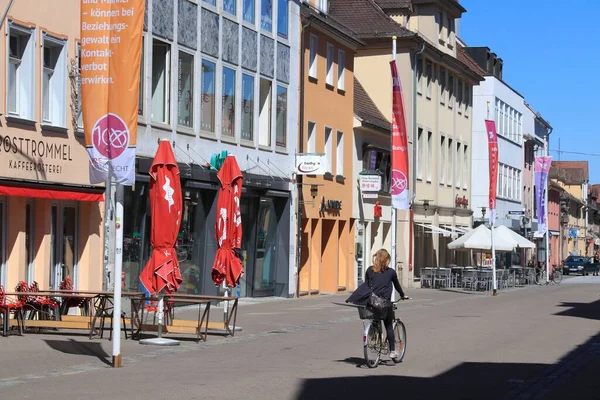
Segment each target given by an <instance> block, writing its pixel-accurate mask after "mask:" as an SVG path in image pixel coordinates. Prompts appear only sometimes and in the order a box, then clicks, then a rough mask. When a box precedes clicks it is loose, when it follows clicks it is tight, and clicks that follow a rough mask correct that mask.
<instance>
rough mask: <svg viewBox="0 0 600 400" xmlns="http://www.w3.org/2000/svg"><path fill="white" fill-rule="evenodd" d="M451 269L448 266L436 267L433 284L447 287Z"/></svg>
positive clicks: (450, 277)
mask: <svg viewBox="0 0 600 400" xmlns="http://www.w3.org/2000/svg"><path fill="white" fill-rule="evenodd" d="M451 272H452V270H451V269H450V268H438V270H437V273H436V275H435V280H434V285H435V287H438V284H439V287H441V288H447V287H449V286H450V281H451V279H452V276H451Z"/></svg>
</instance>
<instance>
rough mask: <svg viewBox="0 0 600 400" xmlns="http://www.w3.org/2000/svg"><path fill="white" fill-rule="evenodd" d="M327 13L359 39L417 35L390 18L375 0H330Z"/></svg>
mask: <svg viewBox="0 0 600 400" xmlns="http://www.w3.org/2000/svg"><path fill="white" fill-rule="evenodd" d="M329 15H331V16H332V17H334V18H335V19H337V20H338V21H340V22H341V23H342V24H344V25H346V26H347V27H348V28H350V29H352V30H353V31H354V32H356V34H357V36H358V37H359V38H361V39H367V38H377V37H390V36H393V35H396V36H398V37H411V36H417V34H416V33H415V32H412V31H410V30H408V29H406V28H404V27H403V26H402V25H400V24H398V23H397V22H396V21H394V20H393V19H392V18H390V17H389V16H388V15H387V14H386V13H385V12H384V11H383V9H382V8H381V7H380V6H379V5H378V4H377V2H376V1H375V0H332V1H331V4H330V6H329Z"/></svg>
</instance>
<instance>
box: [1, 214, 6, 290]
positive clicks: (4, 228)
mask: <svg viewBox="0 0 600 400" xmlns="http://www.w3.org/2000/svg"><path fill="white" fill-rule="evenodd" d="M4 222H6V220H5V218H4V203H3V202H0V284H2V285H4V284H5V280H4V278H5V272H6V271H5V269H4V268H5V267H4V266H5V261H6V254H5V253H4V238H5V230H6V224H5V223H4Z"/></svg>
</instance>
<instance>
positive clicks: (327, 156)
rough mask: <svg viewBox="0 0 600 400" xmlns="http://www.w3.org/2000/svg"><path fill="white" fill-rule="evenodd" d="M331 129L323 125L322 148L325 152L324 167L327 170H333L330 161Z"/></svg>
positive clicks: (331, 156) (331, 150)
mask: <svg viewBox="0 0 600 400" xmlns="http://www.w3.org/2000/svg"><path fill="white" fill-rule="evenodd" d="M331 132H332V130H331V128H330V127H328V126H326V127H325V148H324V149H323V152H324V153H325V160H326V161H325V163H326V167H325V168H326V169H327V172H333V169H332V168H333V165H332V164H333V163H332V158H333V138H332V136H333V135H332V134H331Z"/></svg>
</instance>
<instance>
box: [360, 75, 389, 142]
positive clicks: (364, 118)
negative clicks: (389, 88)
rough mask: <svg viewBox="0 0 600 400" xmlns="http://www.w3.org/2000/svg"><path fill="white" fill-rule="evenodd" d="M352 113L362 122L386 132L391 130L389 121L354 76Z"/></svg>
mask: <svg viewBox="0 0 600 400" xmlns="http://www.w3.org/2000/svg"><path fill="white" fill-rule="evenodd" d="M354 114H355V115H356V116H357V117H358V118H360V119H361V122H362V123H363V124H368V125H373V126H375V127H377V128H379V129H382V130H384V131H386V132H388V133H389V132H391V130H392V124H391V122H390V121H388V120H387V118H386V117H385V116H384V115H383V113H382V112H381V111H380V110H379V108H377V106H376V105H375V103H374V102H373V100H372V99H371V96H369V94H368V93H367V91H366V90H365V88H364V87H363V86H362V85H361V84H360V82H359V81H358V79H356V77H354Z"/></svg>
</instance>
